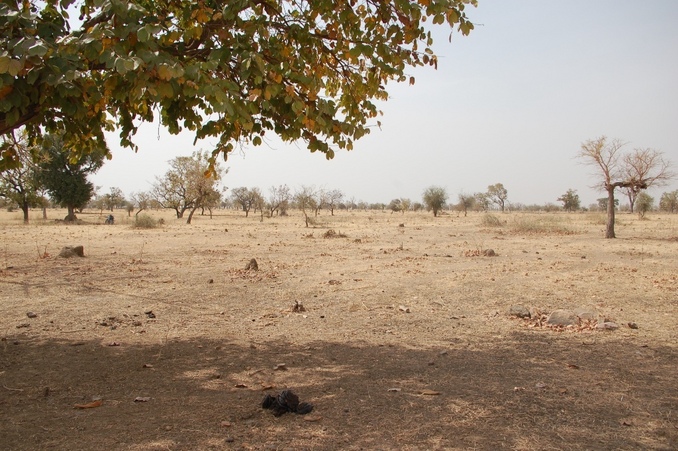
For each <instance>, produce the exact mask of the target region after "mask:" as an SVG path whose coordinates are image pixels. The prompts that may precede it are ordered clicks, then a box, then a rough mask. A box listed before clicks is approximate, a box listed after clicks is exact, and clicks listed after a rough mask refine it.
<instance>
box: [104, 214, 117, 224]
mask: <svg viewBox="0 0 678 451" xmlns="http://www.w3.org/2000/svg"><path fill="white" fill-rule="evenodd" d="M114 222H115V218H114V217H113V215H108V218H106V224H113V223H114Z"/></svg>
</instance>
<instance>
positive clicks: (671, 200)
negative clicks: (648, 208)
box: [659, 189, 678, 213]
mask: <svg viewBox="0 0 678 451" xmlns="http://www.w3.org/2000/svg"><path fill="white" fill-rule="evenodd" d="M659 209H660V210H661V211H666V212H669V213H676V212H678V189H677V190H675V191H670V192H666V193H662V197H661V198H660V199H659Z"/></svg>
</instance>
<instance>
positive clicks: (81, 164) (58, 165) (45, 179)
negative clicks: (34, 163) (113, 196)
mask: <svg viewBox="0 0 678 451" xmlns="http://www.w3.org/2000/svg"><path fill="white" fill-rule="evenodd" d="M64 145H65V142H64V140H63V138H62V137H61V136H59V135H48V136H46V137H45V139H44V140H43V141H42V155H41V157H40V158H41V161H40V163H39V170H38V181H39V183H40V184H42V185H43V186H44V187H45V189H46V190H47V192H48V193H49V195H50V197H51V198H52V200H54V202H55V203H57V204H59V205H61V206H62V207H66V208H67V209H68V215H67V216H66V218H65V220H66V221H75V220H76V219H77V217H76V216H75V210H76V209H81V208H84V207H85V205H87V203H88V202H89V201H90V199H92V197H93V196H94V185H93V184H92V182H90V181H89V180H87V176H88V175H89V174H92V173H95V172H96V171H98V170H99V169H100V168H101V166H102V165H103V164H104V160H105V157H106V152H107V150H106V148H105V147H100V148H98V149H97V150H94V151H92V152H90V153H87V154H82V155H80V156H79V157H73V156H71V155H70V152H68V151H67V150H66V149H65V148H64Z"/></svg>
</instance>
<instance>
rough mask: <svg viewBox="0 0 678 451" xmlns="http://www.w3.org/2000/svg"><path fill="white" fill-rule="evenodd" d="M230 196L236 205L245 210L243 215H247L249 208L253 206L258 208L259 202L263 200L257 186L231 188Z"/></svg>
mask: <svg viewBox="0 0 678 451" xmlns="http://www.w3.org/2000/svg"><path fill="white" fill-rule="evenodd" d="M231 198H232V199H233V202H234V203H235V204H236V205H240V207H241V208H242V210H243V211H244V212H245V217H248V216H249V214H250V210H252V209H253V208H255V209H256V208H258V206H259V204H260V203H261V202H262V200H263V196H262V195H261V191H260V190H259V188H256V187H255V188H252V189H249V188H247V187H244V186H241V187H239V188H234V189H233V190H231ZM255 212H256V210H255Z"/></svg>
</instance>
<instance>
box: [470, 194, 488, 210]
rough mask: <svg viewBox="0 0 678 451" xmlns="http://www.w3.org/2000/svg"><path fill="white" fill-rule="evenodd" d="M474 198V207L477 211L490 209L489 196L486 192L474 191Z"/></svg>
mask: <svg viewBox="0 0 678 451" xmlns="http://www.w3.org/2000/svg"><path fill="white" fill-rule="evenodd" d="M473 198H474V199H475V202H474V204H475V208H476V209H477V210H479V211H487V210H489V209H490V198H489V197H488V196H487V193H475V194H474V195H473Z"/></svg>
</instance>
